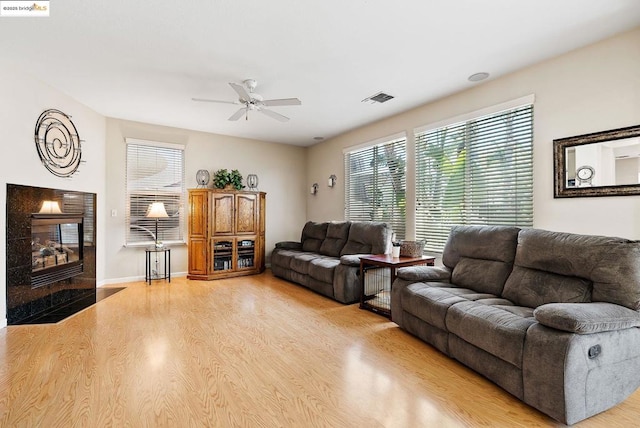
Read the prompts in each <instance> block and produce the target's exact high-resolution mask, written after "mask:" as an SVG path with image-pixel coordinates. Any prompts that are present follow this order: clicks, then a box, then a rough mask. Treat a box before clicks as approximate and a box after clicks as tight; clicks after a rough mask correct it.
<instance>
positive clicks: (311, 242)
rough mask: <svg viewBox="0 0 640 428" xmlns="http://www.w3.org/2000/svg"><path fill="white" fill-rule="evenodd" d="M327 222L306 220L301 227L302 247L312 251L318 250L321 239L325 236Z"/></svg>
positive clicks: (317, 251)
mask: <svg viewBox="0 0 640 428" xmlns="http://www.w3.org/2000/svg"><path fill="white" fill-rule="evenodd" d="M328 225H329V224H328V223H316V222H313V221H308V222H307V223H306V224H305V225H304V228H302V238H301V239H300V241H301V242H302V249H303V250H304V251H310V252H314V253H319V252H320V246H321V245H322V241H324V238H326V236H327V227H328Z"/></svg>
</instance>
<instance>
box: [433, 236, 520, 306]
mask: <svg viewBox="0 0 640 428" xmlns="http://www.w3.org/2000/svg"><path fill="white" fill-rule="evenodd" d="M519 231H520V229H519V228H517V227H509V226H454V227H452V228H451V233H449V238H448V240H447V243H446V244H445V247H444V251H443V253H442V263H443V264H444V265H445V266H447V267H448V268H450V269H452V270H453V272H452V274H451V282H452V283H454V284H456V285H460V286H462V287H466V288H471V289H473V290H476V291H480V292H483V293H491V294H495V295H500V293H502V289H503V287H504V284H505V281H506V280H507V278H508V276H509V274H510V272H511V269H512V266H513V260H514V257H515V254H516V246H517V243H518V232H519Z"/></svg>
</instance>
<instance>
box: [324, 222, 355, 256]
mask: <svg viewBox="0 0 640 428" xmlns="http://www.w3.org/2000/svg"><path fill="white" fill-rule="evenodd" d="M349 226H351V222H348V221H342V222H331V223H329V226H328V227H327V237H326V238H324V241H322V245H320V254H324V255H325V256H331V257H340V251H342V248H343V247H344V244H346V243H347V238H348V237H349Z"/></svg>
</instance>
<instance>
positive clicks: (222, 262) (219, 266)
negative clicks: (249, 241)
mask: <svg viewBox="0 0 640 428" xmlns="http://www.w3.org/2000/svg"><path fill="white" fill-rule="evenodd" d="M232 269H233V240H230V239H216V240H214V241H213V270H214V271H216V272H220V271H225V270H232Z"/></svg>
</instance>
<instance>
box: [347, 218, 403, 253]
mask: <svg viewBox="0 0 640 428" xmlns="http://www.w3.org/2000/svg"><path fill="white" fill-rule="evenodd" d="M391 233H392V231H391V227H389V225H388V224H387V223H381V222H375V221H354V222H351V227H350V228H349V239H348V240H347V243H346V244H345V245H344V247H343V248H342V251H340V255H341V256H344V255H346V254H388V253H390V252H391Z"/></svg>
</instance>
